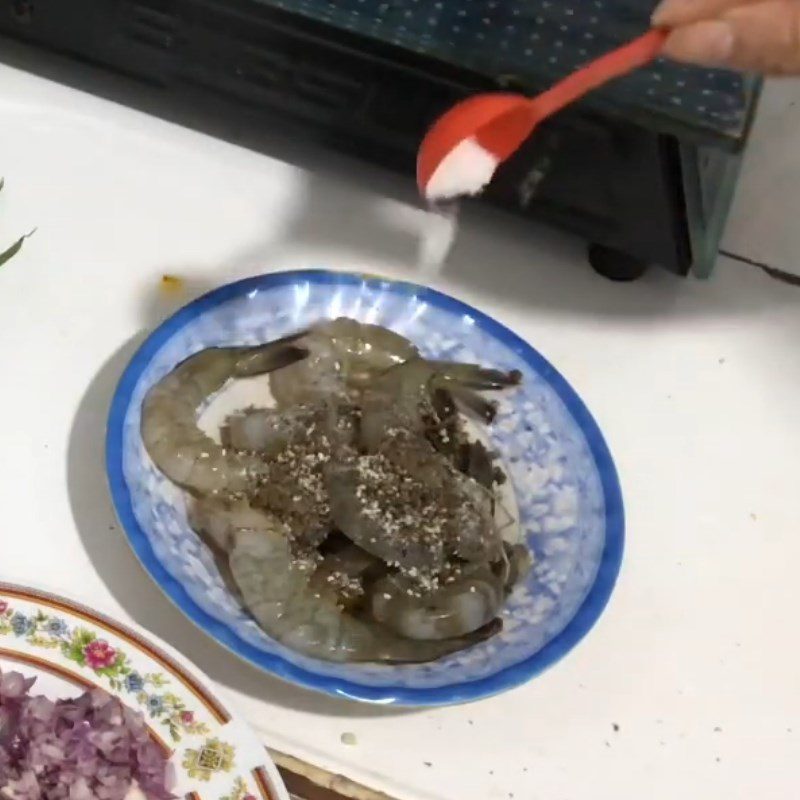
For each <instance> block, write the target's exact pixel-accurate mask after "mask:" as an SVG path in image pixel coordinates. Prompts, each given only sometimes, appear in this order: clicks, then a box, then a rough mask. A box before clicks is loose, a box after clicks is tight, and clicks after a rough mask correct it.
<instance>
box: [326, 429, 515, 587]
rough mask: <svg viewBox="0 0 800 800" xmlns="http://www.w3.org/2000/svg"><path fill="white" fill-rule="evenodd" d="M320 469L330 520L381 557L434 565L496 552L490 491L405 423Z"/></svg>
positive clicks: (498, 540) (498, 543) (492, 556)
mask: <svg viewBox="0 0 800 800" xmlns="http://www.w3.org/2000/svg"><path fill="white" fill-rule="evenodd" d="M325 477H326V483H327V487H328V494H329V496H330V503H331V517H332V519H333V521H334V523H335V524H336V526H337V527H338V528H339V530H341V531H342V532H343V533H344V534H345V535H346V536H347V537H348V538H350V539H351V540H352V541H353V542H355V543H356V544H357V545H358V546H359V547H362V548H363V549H364V550H366V551H367V552H369V553H372V554H373V555H375V556H377V557H378V558H382V559H383V560H384V561H386V562H387V563H389V564H396V565H398V566H400V567H402V568H404V569H410V568H418V569H426V570H430V571H433V572H436V571H438V570H440V569H441V568H442V567H443V566H444V564H445V563H446V562H447V560H448V558H449V557H450V556H454V555H455V556H458V557H459V558H462V559H464V560H467V561H474V562H486V561H496V560H497V559H498V558H500V557H501V550H502V537H501V535H500V531H499V530H498V529H497V526H496V525H495V523H494V494H493V493H492V492H491V490H490V489H487V488H486V487H484V486H481V485H480V484H479V483H478V482H477V481H475V480H474V479H473V478H471V477H469V476H468V475H464V474H463V473H462V472H459V471H458V470H457V469H456V468H455V467H454V466H453V464H452V463H451V461H450V460H448V458H447V457H446V456H444V455H442V454H441V453H439V452H437V451H436V450H435V449H434V447H433V445H431V443H430V442H428V441H427V440H426V439H423V438H422V437H420V436H417V435H415V434H413V433H410V432H409V431H408V430H405V429H402V428H392V429H390V430H389V431H387V432H385V434H384V439H383V441H382V442H381V444H380V446H379V449H378V452H377V453H374V454H371V455H363V456H359V457H357V458H356V459H353V460H351V461H349V462H345V463H338V464H335V465H331V466H329V467H328V469H327V471H326V474H325Z"/></svg>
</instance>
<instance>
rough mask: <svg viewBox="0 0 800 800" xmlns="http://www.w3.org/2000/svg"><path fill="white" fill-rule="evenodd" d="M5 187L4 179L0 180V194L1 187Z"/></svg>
mask: <svg viewBox="0 0 800 800" xmlns="http://www.w3.org/2000/svg"><path fill="white" fill-rule="evenodd" d="M5 185H6V179H5V178H0V192H2V191H3V187H4V186H5Z"/></svg>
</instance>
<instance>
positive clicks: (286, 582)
mask: <svg viewBox="0 0 800 800" xmlns="http://www.w3.org/2000/svg"><path fill="white" fill-rule="evenodd" d="M230 565H231V572H232V574H233V576H234V579H235V580H236V583H237V584H238V586H239V589H240V591H241V594H242V597H243V598H244V602H245V604H246V606H247V608H248V610H249V611H250V612H251V613H252V615H253V617H254V618H255V620H256V621H257V622H258V624H259V625H260V626H261V627H262V628H263V630H264V631H266V633H268V634H269V635H270V636H271V637H272V638H273V639H275V640H276V641H278V642H280V643H281V644H283V645H285V646H286V647H290V648H292V649H294V650H298V651H300V652H301V653H304V654H305V655H308V656H312V657H314V658H320V659H324V660H326V661H383V662H407V663H410V662H422V661H433V660H435V659H437V658H441V657H442V656H445V655H448V654H449V653H453V652H456V651H458V650H463V649H464V648H465V647H469V646H470V645H471V644H475V643H477V642H478V641H481V640H482V639H483V638H486V636H489V635H492V634H493V633H495V632H496V629H497V626H487V627H486V628H485V629H483V630H481V631H477V632H475V633H474V634H472V635H470V636H467V637H459V638H455V639H450V640H447V641H411V640H409V639H402V638H400V637H397V636H394V635H393V634H391V633H390V632H388V631H386V630H383V629H381V628H379V627H377V626H376V625H375V624H374V623H372V624H368V623H366V622H363V621H361V620H359V619H356V618H355V617H353V616H350V615H349V614H347V613H345V612H344V611H342V609H341V608H340V607H339V604H338V601H337V595H336V593H335V592H334V591H333V590H330V589H327V588H326V587H324V586H322V587H319V586H315V587H312V586H311V585H310V582H311V578H312V576H313V574H314V571H315V567H314V565H313V564H308V563H303V562H297V561H294V560H293V559H292V555H291V552H290V549H289V544H288V541H287V536H286V531H285V529H284V528H283V526H282V525H281V523H280V522H279V521H278V520H277V519H276V518H274V517H269V524H268V525H267V526H266V529H265V530H259V531H254V530H243V531H240V532H238V533H237V534H236V535H235V539H234V545H233V550H232V552H231V556H230Z"/></svg>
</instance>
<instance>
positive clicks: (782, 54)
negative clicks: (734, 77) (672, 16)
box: [664, 0, 800, 75]
mask: <svg viewBox="0 0 800 800" xmlns="http://www.w3.org/2000/svg"><path fill="white" fill-rule="evenodd" d="M664 55H666V56H668V57H670V58H675V59H677V60H679V61H689V62H694V63H699V64H706V65H708V66H713V67H729V68H731V69H739V70H743V71H753V72H761V73H764V74H768V75H790V74H800V3H798V2H796V1H795V0H766V1H765V2H760V3H757V4H754V5H747V6H742V7H740V8H736V9H734V10H732V11H728V12H726V13H725V14H723V16H722V17H721V18H720V19H719V20H715V21H711V22H698V23H695V24H694V25H688V26H686V27H683V28H678V29H677V30H675V31H674V32H673V33H672V34H671V35H670V36H669V38H668V39H667V42H666V44H665V46H664Z"/></svg>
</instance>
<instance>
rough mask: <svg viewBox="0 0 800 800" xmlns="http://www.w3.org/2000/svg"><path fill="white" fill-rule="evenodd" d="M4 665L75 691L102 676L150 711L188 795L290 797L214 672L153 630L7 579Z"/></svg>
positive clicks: (1, 629)
mask: <svg viewBox="0 0 800 800" xmlns="http://www.w3.org/2000/svg"><path fill="white" fill-rule="evenodd" d="M0 666H2V668H3V669H4V670H7V669H17V670H18V671H20V672H22V673H23V674H25V675H26V676H34V675H35V676H36V677H37V682H36V691H38V692H41V693H42V694H44V695H46V696H48V697H53V698H56V697H68V696H71V695H75V694H79V693H80V692H81V691H82V690H84V689H87V688H91V687H95V686H100V687H102V688H103V689H105V690H106V691H108V692H110V693H111V694H114V695H116V696H117V697H119V698H120V699H121V700H122V701H123V702H124V703H126V704H127V705H128V706H130V707H131V708H134V709H137V710H139V711H141V712H142V714H144V716H145V718H146V719H147V722H148V725H149V728H150V732H151V735H152V737H153V739H154V740H155V741H156V742H157V743H158V744H159V745H160V746H161V747H162V748H163V749H164V752H165V753H168V754H170V758H171V761H172V762H173V765H174V767H175V775H176V781H177V783H176V786H175V787H174V789H173V791H174V793H175V795H176V796H177V797H178V798H187V800H288V798H289V795H288V794H287V792H286V790H285V788H284V786H283V783H282V781H281V779H280V777H279V776H278V772H277V770H276V769H275V767H274V765H273V764H272V763H271V761H269V756H268V755H267V753H266V750H265V748H264V746H263V744H262V743H261V742H260V741H259V740H258V737H257V736H256V735H255V734H254V733H253V732H252V731H251V730H250V729H249V728H248V726H247V725H246V724H245V723H244V722H242V721H241V720H240V719H238V718H237V717H236V716H235V715H234V714H232V713H231V711H230V710H229V709H228V708H227V707H226V705H225V704H224V703H223V702H221V701H220V700H219V698H218V697H216V696H215V694H214V693H213V691H212V689H211V687H212V686H213V684H212V682H211V681H210V680H209V679H208V678H206V677H205V676H204V675H202V674H201V673H199V672H198V671H197V669H196V668H195V667H193V666H190V665H189V664H188V662H187V661H186V659H184V658H182V657H181V656H178V655H177V654H176V653H175V652H174V651H172V650H171V648H169V647H168V646H166V645H164V644H162V643H161V642H159V641H158V640H156V639H154V638H153V637H152V636H151V635H150V634H145V633H144V632H142V631H134V630H131V629H130V628H128V627H126V626H124V625H120V624H119V623H117V622H114V621H113V620H111V619H109V618H107V617H104V616H101V615H100V614H97V613H96V612H95V611H92V610H90V609H89V608H86V607H84V606H80V605H78V604H76V603H74V602H72V601H71V600H65V599H64V598H62V597H57V596H55V595H50V594H45V593H43V592H39V591H36V590H33V589H28V588H23V587H21V586H15V585H12V584H7V583H2V582H0Z"/></svg>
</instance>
